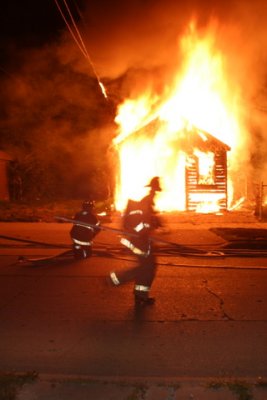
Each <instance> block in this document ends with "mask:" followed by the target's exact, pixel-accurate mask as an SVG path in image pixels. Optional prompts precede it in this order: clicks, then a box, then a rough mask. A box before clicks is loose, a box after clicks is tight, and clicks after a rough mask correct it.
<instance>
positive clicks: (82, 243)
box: [70, 200, 100, 260]
mask: <svg viewBox="0 0 267 400" xmlns="http://www.w3.org/2000/svg"><path fill="white" fill-rule="evenodd" d="M74 219H75V220H77V221H81V222H87V223H88V224H92V225H96V228H93V227H90V226H83V225H79V223H75V224H74V225H73V227H72V228H71V231H70V236H71V239H72V242H73V245H72V248H73V253H74V257H75V258H76V259H78V260H81V259H84V258H88V257H90V256H91V255H92V244H93V242H92V240H93V238H94V237H95V236H96V235H97V234H98V233H99V228H97V226H98V225H100V222H99V221H98V218H97V217H96V215H95V213H94V201H92V200H90V201H85V202H84V203H83V204H82V210H81V211H79V212H77V213H76V215H75V217H74Z"/></svg>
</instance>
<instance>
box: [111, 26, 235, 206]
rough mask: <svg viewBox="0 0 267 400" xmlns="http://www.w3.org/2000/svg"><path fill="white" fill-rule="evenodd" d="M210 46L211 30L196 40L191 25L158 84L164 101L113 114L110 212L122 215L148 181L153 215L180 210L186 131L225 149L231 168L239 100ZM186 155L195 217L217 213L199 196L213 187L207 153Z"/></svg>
mask: <svg viewBox="0 0 267 400" xmlns="http://www.w3.org/2000/svg"><path fill="white" fill-rule="evenodd" d="M215 38H216V24H215V25H213V26H211V27H210V28H209V29H208V30H207V32H205V35H203V32H202V34H201V35H200V34H198V32H197V31H196V29H195V24H194V23H193V22H192V23H190V24H189V26H188V29H187V32H186V33H185V34H184V36H183V37H182V39H181V40H180V48H179V54H180V55H181V54H182V60H183V63H182V65H181V63H180V66H179V68H178V67H177V73H176V74H175V76H170V77H169V81H168V82H166V83H165V90H164V93H163V94H162V95H161V96H159V95H157V94H154V93H151V92H149V93H140V95H139V96H137V97H136V98H134V99H132V98H131V99H125V101H124V102H123V103H122V104H121V105H120V106H119V107H118V113H117V116H116V119H115V122H116V123H117V125H118V134H117V137H116V138H115V140H114V145H115V146H116V148H117V151H118V156H119V168H118V176H117V186H116V196H115V207H116V209H117V210H123V208H124V207H125V204H126V201H127V199H128V198H132V199H135V200H137V199H140V198H141V197H142V196H143V195H144V194H145V193H146V188H145V185H146V184H147V183H148V182H149V181H150V179H151V178H152V177H153V176H160V177H161V180H162V186H163V191H162V192H161V193H159V195H158V198H157V200H156V207H157V208H158V209H159V210H161V211H176V210H185V209H187V204H186V180H185V179H186V178H185V168H186V166H188V163H189V164H190V157H188V154H187V149H188V147H189V146H190V139H189V138H190V132H192V130H194V131H195V132H197V135H198V137H199V138H200V139H201V140H202V142H203V143H205V142H206V141H208V137H207V135H206V134H205V132H208V133H209V134H210V135H212V136H213V137H214V138H216V139H218V140H219V141H220V142H222V143H224V144H225V145H227V146H228V147H229V150H230V148H231V151H229V153H228V154H227V157H228V164H230V166H231V165H232V166H233V164H234V162H235V157H236V152H237V148H238V143H240V141H241V132H242V125H243V124H242V118H241V115H242V110H241V109H240V106H239V104H240V101H239V96H240V95H239V90H238V88H237V87H235V86H234V85H233V84H232V81H230V80H229V79H228V76H227V68H226V66H227V59H226V55H225V54H222V52H221V51H219V49H218V48H216V40H215ZM230 82H231V84H230ZM191 155H192V157H194V159H195V160H196V159H197V165H198V184H199V185H203V191H202V192H201V193H199V192H198V193H194V194H193V195H192V196H193V197H195V199H193V201H196V202H197V203H198V205H197V208H196V210H195V211H197V212H215V211H218V210H219V209H220V206H219V200H220V199H221V198H222V196H224V195H223V194H222V193H217V192H214V190H211V191H208V190H206V189H205V185H206V187H208V186H209V187H211V186H212V185H214V184H215V182H214V169H215V167H214V153H212V152H211V151H203V150H202V149H199V148H195V149H192V151H191ZM227 179H228V182H227V183H228V188H229V190H228V206H229V205H230V203H231V196H230V193H231V194H232V193H233V187H234V186H233V182H231V177H230V176H229V174H228V177H227Z"/></svg>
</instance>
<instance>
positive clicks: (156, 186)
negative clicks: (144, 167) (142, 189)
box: [146, 176, 162, 192]
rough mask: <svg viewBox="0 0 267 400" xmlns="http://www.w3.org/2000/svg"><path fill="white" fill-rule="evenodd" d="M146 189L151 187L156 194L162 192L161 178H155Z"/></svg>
mask: <svg viewBox="0 0 267 400" xmlns="http://www.w3.org/2000/svg"><path fill="white" fill-rule="evenodd" d="M146 187H150V188H151V189H153V190H154V191H155V192H161V190H162V189H161V186H160V182H159V177H158V176H154V178H152V179H151V181H150V182H149V184H148V185H146Z"/></svg>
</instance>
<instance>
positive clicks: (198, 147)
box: [120, 119, 230, 213]
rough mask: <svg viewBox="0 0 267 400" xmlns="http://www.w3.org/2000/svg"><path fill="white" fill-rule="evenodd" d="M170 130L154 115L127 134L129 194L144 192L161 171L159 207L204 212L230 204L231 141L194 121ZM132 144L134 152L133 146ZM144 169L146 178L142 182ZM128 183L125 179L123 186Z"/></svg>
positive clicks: (123, 157) (124, 151)
mask: <svg viewBox="0 0 267 400" xmlns="http://www.w3.org/2000/svg"><path fill="white" fill-rule="evenodd" d="M155 132H156V133H155ZM158 132H161V136H160V137H158V136H157V133H158ZM166 136H168V135H167V131H166V125H164V124H162V122H161V121H159V120H158V119H155V120H153V121H151V122H150V123H148V124H147V125H146V126H144V127H142V128H141V129H139V130H137V131H136V132H134V134H132V135H131V136H130V137H128V138H126V139H124V142H123V145H122V147H123V149H120V157H121V163H122V164H123V165H124V166H125V163H126V162H127V168H125V167H124V171H125V170H126V171H127V174H126V175H125V177H124V176H123V173H122V175H121V176H122V179H125V181H127V180H128V182H129V183H130V185H129V187H130V191H129V193H128V196H129V197H130V198H135V199H136V200H138V198H140V197H142V196H143V195H144V191H143V187H144V186H145V183H146V181H149V179H150V177H152V176H153V175H159V176H161V177H162V181H163V185H164V193H162V194H160V195H159V203H158V204H157V206H158V208H159V209H161V210H164V211H177V210H180V211H193V212H201V213H205V212H218V211H220V210H226V209H227V199H228V193H227V152H228V151H230V147H229V146H228V145H226V144H225V143H223V142H221V141H220V140H219V139H217V138H215V137H214V136H212V135H211V134H209V133H207V132H205V131H203V130H201V129H198V128H196V127H193V126H190V127H186V126H185V127H184V128H183V129H179V130H177V131H176V133H175V135H173V134H172V135H171V139H169V140H166ZM144 138H145V139H144ZM157 142H158V144H157ZM128 146H129V148H128ZM155 147H156V150H153V149H155ZM132 148H134V149H135V150H134V151H133V152H131V150H130V151H128V150H129V149H132ZM126 160H127V161H126ZM140 174H141V176H142V177H143V180H142V184H139V182H140ZM137 183H138V184H139V188H138V187H137ZM125 186H126V185H125V182H124V186H123V187H124V190H125ZM137 193H138V195H137V196H136V194H137ZM125 201H126V198H125ZM122 208H123V207H122Z"/></svg>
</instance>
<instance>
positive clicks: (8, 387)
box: [0, 371, 38, 400]
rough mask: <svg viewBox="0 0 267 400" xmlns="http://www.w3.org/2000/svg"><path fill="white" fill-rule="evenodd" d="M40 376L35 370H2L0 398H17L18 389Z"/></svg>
mask: <svg viewBox="0 0 267 400" xmlns="http://www.w3.org/2000/svg"><path fill="white" fill-rule="evenodd" d="M37 377H38V374H37V373H36V372H35V371H32V372H25V373H20V374H19V373H15V372H0V400H15V399H16V396H17V393H18V390H19V389H20V388H21V387H22V386H23V385H24V384H25V383H33V382H34V381H35V380H36V379H37Z"/></svg>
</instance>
